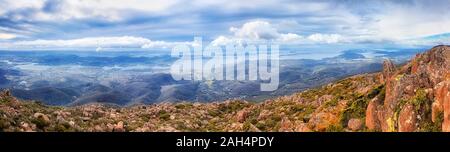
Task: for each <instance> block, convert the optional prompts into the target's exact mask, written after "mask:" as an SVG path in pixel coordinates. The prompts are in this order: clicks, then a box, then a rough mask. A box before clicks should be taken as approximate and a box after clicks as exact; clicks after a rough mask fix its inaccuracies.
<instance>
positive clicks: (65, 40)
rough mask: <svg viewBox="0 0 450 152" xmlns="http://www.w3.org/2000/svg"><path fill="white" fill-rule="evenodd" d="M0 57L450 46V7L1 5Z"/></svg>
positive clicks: (126, 2) (150, 2)
mask: <svg viewBox="0 0 450 152" xmlns="http://www.w3.org/2000/svg"><path fill="white" fill-rule="evenodd" d="M0 4H1V5H0V49H2V50H46V49H51V50H65V49H80V50H81V49H87V50H96V51H99V50H102V49H119V50H120V49H125V48H131V49H142V50H146V49H148V50H153V49H170V48H171V47H173V46H174V45H177V44H195V43H198V42H195V41H194V37H201V38H202V39H203V41H204V42H207V43H210V44H213V45H225V44H230V43H240V42H242V41H260V40H263V41H271V42H277V43H279V44H280V45H283V46H290V48H294V49H299V50H309V49H317V50H333V49H335V50H336V49H350V48H391V47H397V48H415V47H426V46H433V45H439V44H449V43H450V1H449V0H433V1H432V2H430V1H426V0H392V1H389V0H383V1H375V0H367V1H365V0H335V1H325V0H314V1H312V0H213V1H211V0H0Z"/></svg>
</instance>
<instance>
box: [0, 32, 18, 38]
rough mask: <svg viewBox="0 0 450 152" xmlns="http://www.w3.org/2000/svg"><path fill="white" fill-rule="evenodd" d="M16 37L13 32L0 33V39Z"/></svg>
mask: <svg viewBox="0 0 450 152" xmlns="http://www.w3.org/2000/svg"><path fill="white" fill-rule="evenodd" d="M16 37H17V35H15V34H9V33H0V40H1V39H3V40H8V39H13V38H16Z"/></svg>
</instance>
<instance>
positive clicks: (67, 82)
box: [0, 50, 420, 106]
mask: <svg viewBox="0 0 450 152" xmlns="http://www.w3.org/2000/svg"><path fill="white" fill-rule="evenodd" d="M419 51H420V50H401V51H399V52H395V51H391V52H390V51H384V50H348V51H344V52H342V53H341V54H340V55H338V56H336V57H332V58H324V59H320V60H311V59H282V60H281V61H280V67H281V69H280V85H279V89H277V90H276V91H273V92H261V91H260V86H259V82H258V81H195V82H194V81H175V80H173V78H172V77H171V75H170V74H169V73H168V68H169V66H170V65H171V63H172V62H173V61H175V60H176V58H171V57H170V56H169V55H167V54H154V55H152V56H148V55H147V54H145V53H130V54H126V53H117V52H112V53H108V52H106V53H94V54H92V53H91V54H88V53H79V52H73V53H71V52H64V53H60V52H44V53H41V54H39V53H24V52H13V51H6V52H1V51H0V80H1V81H0V88H4V89H10V90H11V92H12V94H13V95H14V96H16V97H18V98H20V99H25V100H38V101H41V102H43V103H45V104H48V105H66V106H70V105H82V104H86V103H94V102H99V103H108V104H116V105H122V106H123V105H133V104H139V103H144V104H149V103H159V102H180V101H193V102H211V101H220V100H228V99H243V100H248V101H256V102H259V101H263V100H265V99H268V98H273V97H276V96H283V95H288V94H292V93H295V92H299V91H303V90H306V89H309V88H314V87H317V86H321V85H323V84H326V83H329V82H332V81H335V80H338V79H341V78H344V77H347V76H351V75H355V74H361V73H371V72H375V71H379V70H381V68H382V63H381V62H382V60H383V59H384V58H391V59H394V60H396V62H397V63H402V62H405V61H407V59H409V58H410V57H411V56H413V55H414V54H415V53H417V52H419ZM291 53H292V52H291ZM294 54H295V52H294ZM368 54H369V55H368ZM281 55H282V56H281V58H283V54H281ZM289 56H291V54H289Z"/></svg>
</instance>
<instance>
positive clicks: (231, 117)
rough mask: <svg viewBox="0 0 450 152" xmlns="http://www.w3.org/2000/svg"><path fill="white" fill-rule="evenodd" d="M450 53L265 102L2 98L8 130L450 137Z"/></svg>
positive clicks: (439, 50) (0, 127)
mask: <svg viewBox="0 0 450 152" xmlns="http://www.w3.org/2000/svg"><path fill="white" fill-rule="evenodd" d="M449 69H450V47H449V46H436V47H434V48H432V49H431V50H429V51H427V52H425V53H423V54H418V55H417V56H416V57H415V58H414V59H412V60H411V62H409V63H407V64H406V65H404V66H402V67H399V68H397V67H395V66H394V64H393V63H392V62H391V61H389V60H386V61H385V62H384V69H383V71H382V72H379V73H373V74H362V75H357V76H352V77H349V78H346V79H343V80H340V81H337V82H334V83H330V84H328V85H325V86H322V87H319V88H315V89H310V90H307V91H304V92H300V93H296V94H293V95H289V96H283V97H279V98H275V99H271V100H267V101H265V102H262V103H249V102H246V101H238V100H235V101H224V102H215V103H161V104H153V105H140V106H132V107H115V106H109V105H100V104H91V105H82V106H75V107H56V106H46V105H42V104H40V103H38V102H33V101H19V100H17V99H16V98H14V97H12V96H11V94H10V92H9V91H7V90H5V91H3V92H1V93H0V131H117V132H122V131H302V132H303V131H450V118H449V115H450V70H449Z"/></svg>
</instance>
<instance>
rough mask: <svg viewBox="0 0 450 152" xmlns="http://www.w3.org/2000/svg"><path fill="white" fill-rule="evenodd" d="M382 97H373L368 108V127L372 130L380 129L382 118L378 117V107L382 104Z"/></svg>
mask: <svg viewBox="0 0 450 152" xmlns="http://www.w3.org/2000/svg"><path fill="white" fill-rule="evenodd" d="M381 102H382V99H380V97H379V96H376V97H375V98H373V99H372V100H371V101H370V102H369V104H368V106H367V110H366V127H367V128H368V129H370V130H372V131H376V130H380V129H381V126H380V120H379V119H378V107H379V106H380V105H381Z"/></svg>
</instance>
